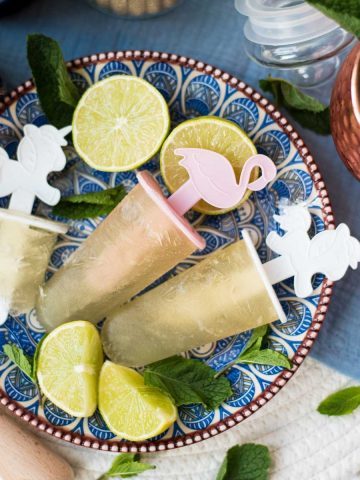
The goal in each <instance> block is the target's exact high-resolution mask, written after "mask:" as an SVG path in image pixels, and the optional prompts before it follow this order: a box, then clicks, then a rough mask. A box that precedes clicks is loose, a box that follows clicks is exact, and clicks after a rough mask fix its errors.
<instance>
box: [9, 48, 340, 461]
mask: <svg viewBox="0 0 360 480" xmlns="http://www.w3.org/2000/svg"><path fill="white" fill-rule="evenodd" d="M114 60H115V61H116V60H119V61H126V60H129V61H133V60H143V61H157V62H160V63H165V64H170V65H171V64H175V65H178V66H183V67H188V68H190V69H191V70H193V71H198V72H200V73H204V74H207V75H210V76H212V77H214V78H215V79H220V80H221V81H222V82H224V83H225V84H227V85H229V86H230V87H233V88H235V89H236V90H238V91H239V92H241V93H243V94H244V95H245V96H246V97H247V98H249V99H250V100H252V101H253V102H254V103H256V105H258V107H259V108H260V109H262V110H264V111H265V113H267V114H268V115H269V116H270V117H271V118H272V119H273V120H274V121H275V122H276V123H277V125H278V126H279V127H280V129H281V130H282V131H283V132H284V133H285V134H286V135H287V137H288V138H289V140H290V142H292V143H293V144H294V146H295V148H296V149H297V151H298V153H299V155H300V157H301V158H302V160H303V162H304V164H305V165H306V167H307V169H308V172H309V175H310V176H311V179H312V181H313V183H314V186H315V189H316V190H317V196H318V198H319V199H320V202H321V212H322V218H323V221H324V224H325V228H326V229H334V228H335V223H334V215H333V211H332V206H331V202H330V198H329V194H328V192H327V189H326V186H325V183H324V181H323V178H322V176H321V173H320V172H319V169H318V166H317V164H316V163H315V160H314V158H313V156H312V155H311V153H310V151H309V149H308V147H307V146H306V144H305V142H304V140H303V139H302V138H301V136H300V135H299V134H298V132H297V131H296V129H295V128H294V127H293V126H292V125H291V124H290V123H289V121H288V120H287V119H286V118H285V117H284V116H283V115H282V113H281V112H279V111H278V110H277V109H276V107H275V106H274V105H273V104H272V103H271V102H270V101H269V100H268V99H267V98H265V97H263V96H262V94H260V93H258V92H257V91H256V90H255V89H254V88H253V87H251V86H250V85H248V84H246V83H245V82H243V81H242V80H240V79H239V78H237V77H235V76H233V75H231V74H230V73H227V72H226V71H224V70H221V69H219V68H217V67H214V66H212V65H211V64H208V63H205V62H202V61H199V60H195V59H194V58H191V57H187V56H184V55H178V54H173V53H166V52H160V51H151V50H118V51H116V50H115V51H109V52H105V53H104V52H103V53H98V54H92V55H87V56H83V57H79V58H76V59H74V60H71V61H69V62H67V63H66V65H67V68H68V70H73V69H77V68H83V67H86V66H88V65H96V64H98V63H103V62H107V61H114ZM34 86H35V85H34V82H33V80H32V79H31V80H27V81H25V82H24V83H23V84H21V85H19V86H18V87H16V88H15V89H13V90H12V91H11V92H10V93H8V94H6V95H5V96H4V98H3V101H2V102H0V115H1V114H3V113H4V111H5V110H6V109H7V108H9V107H10V106H11V105H12V104H13V103H15V102H16V101H17V100H18V99H19V98H21V97H22V96H23V95H24V94H25V93H27V92H28V91H29V90H32V89H33V88H34ZM332 289H333V282H331V281H329V280H328V279H326V278H324V280H323V282H322V287H321V293H320V298H319V303H318V306H317V309H316V311H315V314H314V317H313V319H312V322H311V324H310V326H309V328H308V330H307V334H306V336H305V338H304V340H303V341H302V343H301V344H300V346H299V347H298V349H297V350H296V352H295V354H294V357H293V359H292V362H293V368H292V369H291V370H287V369H285V370H283V371H282V372H280V373H279V375H278V376H277V377H276V378H275V380H274V381H273V382H272V383H271V385H269V386H268V387H267V388H266V389H265V390H264V391H263V392H262V393H260V394H259V395H257V397H255V398H254V399H253V400H252V401H251V402H250V403H249V404H248V405H246V406H244V407H241V408H239V409H238V410H237V411H236V412H234V413H233V414H231V415H229V416H228V417H227V418H226V419H224V420H221V421H219V422H216V423H215V424H213V425H209V426H208V427H206V428H204V429H202V430H199V431H197V432H191V433H187V434H185V435H182V436H180V437H178V438H175V439H173V438H169V439H163V440H162V439H160V440H156V441H151V442H149V441H148V442H129V441H113V440H100V439H97V440H94V439H93V438H91V437H89V436H86V435H79V434H76V433H73V432H69V431H66V430H65V429H63V428H59V427H55V426H54V425H51V424H50V423H49V422H47V421H46V420H44V419H42V418H40V417H38V416H37V415H34V414H33V413H32V412H30V411H29V410H27V409H26V408H25V407H23V406H21V405H20V404H19V403H17V402H16V401H15V400H13V399H11V398H10V397H9V396H8V395H7V394H6V393H5V392H4V391H3V390H2V389H1V388H0V404H1V405H3V406H4V407H6V408H7V409H8V410H9V411H10V413H12V414H13V415H14V416H16V417H18V418H20V419H21V420H23V421H24V422H26V423H28V424H29V425H31V426H32V427H34V428H35V429H37V430H40V431H42V432H46V433H47V434H49V435H51V436H53V437H55V438H58V439H60V440H63V441H66V442H69V443H73V444H74V445H79V446H83V447H87V448H92V449H95V450H101V451H108V452H111V453H119V452H121V453H127V452H131V453H136V452H138V453H154V452H157V451H165V450H173V449H175V448H180V447H183V446H186V445H192V444H194V443H199V442H200V441H202V440H206V439H208V438H211V437H213V436H215V435H218V434H219V433H222V432H224V431H226V430H229V429H230V428H232V427H234V426H235V425H238V424H239V423H241V422H242V421H243V420H245V419H246V418H248V417H250V416H251V415H252V414H253V413H255V412H256V411H257V410H259V409H260V408H261V407H262V406H264V405H265V404H266V403H268V402H269V401H270V400H271V399H272V398H273V397H274V396H275V395H276V394H277V393H278V392H279V391H280V390H281V389H282V388H283V387H284V386H285V385H286V384H287V382H288V381H289V380H290V378H292V376H293V375H294V373H295V372H296V371H297V369H298V368H299V367H300V365H301V364H302V362H303V360H304V359H305V357H306V356H307V355H308V354H309V352H310V350H311V348H312V346H313V343H314V341H315V339H316V337H317V336H318V332H319V331H320V329H321V327H322V324H323V321H324V319H325V316H326V313H327V310H328V305H329V303H330V299H331V296H332Z"/></svg>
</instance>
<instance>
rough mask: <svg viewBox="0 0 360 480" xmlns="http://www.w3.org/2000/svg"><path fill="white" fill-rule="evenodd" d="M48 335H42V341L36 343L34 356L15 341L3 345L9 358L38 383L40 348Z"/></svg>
mask: <svg viewBox="0 0 360 480" xmlns="http://www.w3.org/2000/svg"><path fill="white" fill-rule="evenodd" d="M45 337H46V335H44V336H43V337H42V339H41V340H40V342H39V343H38V344H37V345H36V350H35V353H34V356H33V357H30V356H29V355H27V354H26V353H25V352H24V350H23V349H22V348H21V347H18V346H17V345H15V344H14V343H7V344H5V345H3V352H4V353H5V355H6V356H7V357H9V359H10V360H11V361H12V362H13V363H15V365H17V366H18V367H19V368H20V370H21V371H22V372H24V373H25V375H27V376H28V377H29V378H30V380H31V381H32V382H34V383H35V384H37V365H38V359H39V353H40V348H41V345H42V343H43V341H44V340H45Z"/></svg>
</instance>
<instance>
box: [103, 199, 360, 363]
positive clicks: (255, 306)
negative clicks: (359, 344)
mask: <svg viewBox="0 0 360 480" xmlns="http://www.w3.org/2000/svg"><path fill="white" fill-rule="evenodd" d="M276 219H277V220H278V221H279V222H280V223H281V226H282V228H283V229H285V230H287V233H286V234H285V235H284V236H283V237H281V236H279V235H278V234H277V233H274V232H272V233H271V234H270V235H269V236H268V237H267V244H268V245H269V247H270V248H271V249H273V250H274V251H275V252H276V253H278V254H280V256H279V257H277V258H275V259H273V260H271V261H269V262H267V263H265V264H264V265H262V263H261V261H260V259H259V257H258V255H257V252H256V249H255V247H254V245H253V243H252V240H251V237H250V234H249V232H248V231H247V230H243V240H239V241H237V242H236V243H234V244H232V245H230V246H229V247H227V248H225V249H222V250H218V251H216V252H214V253H213V254H211V255H209V256H208V258H206V259H205V260H203V261H202V262H200V263H198V264H197V265H196V266H194V267H192V268H190V269H188V270H185V271H184V272H182V273H180V274H179V275H177V276H175V277H172V278H171V279H170V280H168V281H167V282H165V283H163V284H161V285H160V286H158V287H156V288H154V289H153V290H151V291H149V292H147V293H145V294H144V295H142V296H139V297H137V298H136V299H134V300H133V301H131V302H129V303H127V304H125V305H123V306H121V307H120V308H117V309H116V310H114V311H113V312H111V313H110V314H109V315H108V317H107V320H106V321H105V324H104V326H103V329H102V340H103V346H104V350H105V353H106V355H107V356H108V357H109V358H110V359H111V360H112V361H114V362H116V363H120V364H122V365H125V366H130V367H139V366H143V365H146V364H149V363H151V362H155V361H158V360H161V359H163V358H166V357H169V356H171V355H174V354H177V353H180V352H183V351H186V350H190V349H192V348H195V347H198V346H200V345H204V344H206V343H209V342H213V341H216V340H219V339H221V338H225V337H227V336H230V335H234V334H237V333H240V332H242V331H245V330H248V329H251V328H255V327H258V326H260V325H264V324H268V323H271V322H273V321H275V320H278V319H280V320H281V321H282V322H284V321H285V320H286V316H285V314H284V312H283V310H282V308H281V305H280V303H279V300H278V298H277V296H276V294H275V291H274V290H273V287H272V285H273V284H276V283H278V282H280V281H282V280H284V279H286V278H289V277H291V276H294V277H295V282H294V285H295V293H296V295H297V296H299V297H306V296H308V295H311V293H312V290H313V288H312V284H311V278H312V276H313V274H315V273H316V272H321V273H324V274H325V275H326V276H327V277H328V278H329V279H330V280H333V281H335V280H338V279H340V278H341V277H342V276H343V275H344V273H345V271H346V270H347V268H348V266H349V265H351V266H352V268H356V267H357V263H358V262H359V261H360V243H359V241H358V240H357V239H355V238H353V237H351V236H350V231H349V229H348V227H347V226H346V225H344V224H341V225H339V226H338V227H337V229H336V230H326V231H324V232H321V233H319V234H317V235H316V236H315V237H314V238H313V239H312V240H310V238H309V236H308V234H307V231H308V229H309V227H310V224H311V217H310V214H309V212H308V211H307V209H304V208H303V207H299V206H294V207H287V209H285V215H283V216H276Z"/></svg>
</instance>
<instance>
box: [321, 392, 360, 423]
mask: <svg viewBox="0 0 360 480" xmlns="http://www.w3.org/2000/svg"><path fill="white" fill-rule="evenodd" d="M358 407H360V387H348V388H345V389H344V390H339V391H338V392H336V393H333V394H332V395H329V396H328V397H327V398H325V400H323V401H322V402H321V403H320V405H319V406H318V408H317V411H318V412H319V413H321V414H322V415H331V416H332V415H336V416H340V415H349V414H350V413H352V412H353V411H354V410H356V409H357V408H358Z"/></svg>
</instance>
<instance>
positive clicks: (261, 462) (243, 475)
mask: <svg viewBox="0 0 360 480" xmlns="http://www.w3.org/2000/svg"><path fill="white" fill-rule="evenodd" d="M270 464H271V458H270V453H269V449H268V448H267V447H265V446H264V445H257V444H255V443H245V444H244V445H235V446H234V447H232V448H230V450H228V451H227V453H226V457H225V459H224V461H223V463H222V465H221V467H220V470H219V473H218V474H217V477H216V480H267V479H268V478H269V468H270Z"/></svg>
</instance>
